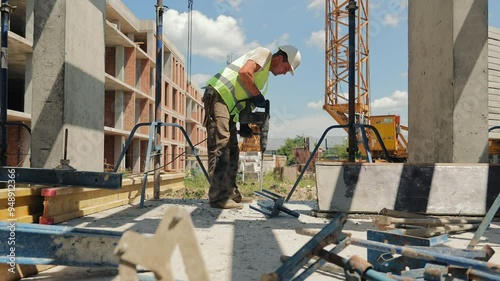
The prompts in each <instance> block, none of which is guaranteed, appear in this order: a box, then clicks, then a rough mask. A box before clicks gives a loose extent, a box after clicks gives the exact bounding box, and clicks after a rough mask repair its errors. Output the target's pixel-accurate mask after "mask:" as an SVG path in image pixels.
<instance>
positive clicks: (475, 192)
mask: <svg viewBox="0 0 500 281" xmlns="http://www.w3.org/2000/svg"><path fill="white" fill-rule="evenodd" d="M316 176H317V190H318V205H319V209H320V210H330V211H344V212H351V213H377V212H379V211H380V210H381V209H383V208H387V209H394V210H400V211H409V212H419V213H429V214H441V215H484V214H485V213H486V212H487V211H488V209H489V207H490V206H491V204H492V203H493V201H494V199H495V198H496V196H497V195H498V193H499V191H500V165H488V164H475V165H468V164H435V165H409V164H339V163H327V162H319V163H317V164H316ZM292 198H293V197H292Z"/></svg>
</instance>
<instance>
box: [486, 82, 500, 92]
mask: <svg viewBox="0 0 500 281" xmlns="http://www.w3.org/2000/svg"><path fill="white" fill-rule="evenodd" d="M488 88H489V89H496V90H500V82H496V81H489V82H488Z"/></svg>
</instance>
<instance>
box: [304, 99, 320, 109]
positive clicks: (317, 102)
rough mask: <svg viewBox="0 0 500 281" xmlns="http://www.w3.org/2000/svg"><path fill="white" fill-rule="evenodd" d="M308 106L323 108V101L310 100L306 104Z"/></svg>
mask: <svg viewBox="0 0 500 281" xmlns="http://www.w3.org/2000/svg"><path fill="white" fill-rule="evenodd" d="M307 107H309V108H323V101H321V100H319V101H311V102H309V103H308V104H307Z"/></svg>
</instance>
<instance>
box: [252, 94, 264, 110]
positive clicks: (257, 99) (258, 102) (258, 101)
mask: <svg viewBox="0 0 500 281" xmlns="http://www.w3.org/2000/svg"><path fill="white" fill-rule="evenodd" d="M254 103H255V106H256V107H260V108H265V107H266V98H264V96H263V95H262V94H259V95H257V96H255V97H254Z"/></svg>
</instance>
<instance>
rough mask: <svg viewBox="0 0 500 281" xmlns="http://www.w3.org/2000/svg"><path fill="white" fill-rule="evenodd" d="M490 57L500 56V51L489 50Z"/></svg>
mask: <svg viewBox="0 0 500 281" xmlns="http://www.w3.org/2000/svg"><path fill="white" fill-rule="evenodd" d="M488 58H497V59H498V58H500V52H495V51H493V50H491V49H489V50H488Z"/></svg>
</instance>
